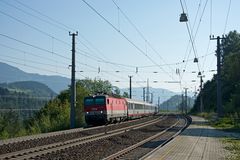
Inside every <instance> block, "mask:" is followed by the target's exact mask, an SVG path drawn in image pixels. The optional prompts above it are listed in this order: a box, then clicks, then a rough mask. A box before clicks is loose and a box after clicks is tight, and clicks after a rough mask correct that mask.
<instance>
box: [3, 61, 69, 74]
mask: <svg viewBox="0 0 240 160" xmlns="http://www.w3.org/2000/svg"><path fill="white" fill-rule="evenodd" d="M0 60H2V61H4V62H9V63H13V64H17V65H21V66H24V67H29V68H31V69H32V68H33V69H37V70H41V71H47V72H50V73H57V74H60V75H64V76H67V77H69V75H67V74H63V73H60V72H57V71H52V70H48V69H43V68H39V67H35V66H31V65H28V64H22V63H18V62H15V61H11V60H6V59H2V58H0Z"/></svg>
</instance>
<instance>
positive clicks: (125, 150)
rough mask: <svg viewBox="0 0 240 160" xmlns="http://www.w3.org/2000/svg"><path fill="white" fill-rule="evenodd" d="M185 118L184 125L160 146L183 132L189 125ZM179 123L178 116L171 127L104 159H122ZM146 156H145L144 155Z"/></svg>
mask: <svg viewBox="0 0 240 160" xmlns="http://www.w3.org/2000/svg"><path fill="white" fill-rule="evenodd" d="M184 120H185V124H184V125H183V127H182V128H181V129H180V130H179V131H178V132H176V133H175V134H174V135H173V136H171V137H170V138H168V139H167V140H166V141H164V142H163V143H162V144H161V145H160V146H159V147H162V146H163V145H165V144H166V143H168V142H169V141H171V140H172V139H173V138H174V137H176V136H177V135H178V134H179V133H181V132H182V131H183V130H184V129H185V128H186V127H187V125H188V119H187V118H186V117H184ZM178 123H180V119H179V118H178V121H177V122H176V123H175V124H173V125H171V126H170V127H168V128H166V129H165V130H163V131H161V132H159V133H157V134H155V135H153V136H151V137H149V138H147V139H145V140H143V141H141V142H138V143H136V144H134V145H132V146H130V147H128V148H126V149H124V150H121V151H119V152H117V153H115V154H112V155H110V156H108V157H106V158H104V159H103V160H115V159H121V157H122V156H124V155H125V154H127V153H129V152H131V151H133V150H134V149H136V148H138V147H140V146H142V145H143V144H145V143H147V142H150V141H151V140H153V139H156V138H158V137H160V136H162V135H163V134H164V133H166V132H168V131H169V130H170V129H172V128H173V127H175V126H177V125H178ZM159 147H157V148H159ZM150 153H152V152H150ZM147 155H149V154H147ZM144 157H145V156H144ZM141 159H142V158H141ZM142 160H143V159H142Z"/></svg>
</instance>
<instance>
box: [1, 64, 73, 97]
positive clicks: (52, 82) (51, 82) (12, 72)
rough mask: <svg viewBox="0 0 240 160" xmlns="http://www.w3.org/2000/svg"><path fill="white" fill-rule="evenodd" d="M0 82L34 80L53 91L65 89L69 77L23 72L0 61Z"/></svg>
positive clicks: (57, 91)
mask: <svg viewBox="0 0 240 160" xmlns="http://www.w3.org/2000/svg"><path fill="white" fill-rule="evenodd" d="M0 68H1V70H0V75H1V76H0V83H12V82H17V81H36V82H40V83H43V84H45V85H47V86H48V87H49V88H51V89H52V90H53V91H54V92H55V93H59V92H60V91H62V90H64V89H67V87H68V85H69V84H70V79H69V78H65V77H61V76H46V75H39V74H33V73H27V72H24V71H22V70H20V69H18V68H16V67H13V66H10V65H8V64H6V63H2V62H0Z"/></svg>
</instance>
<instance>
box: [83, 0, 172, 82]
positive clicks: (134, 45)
mask: <svg viewBox="0 0 240 160" xmlns="http://www.w3.org/2000/svg"><path fill="white" fill-rule="evenodd" d="M82 1H83V2H84V3H85V4H86V5H87V6H88V7H89V8H90V9H91V10H92V11H94V12H95V13H96V14H97V15H98V16H99V17H100V18H101V19H103V20H104V21H105V22H106V23H107V24H109V25H110V26H111V27H112V28H113V29H114V30H115V31H117V32H118V33H119V34H120V35H121V36H122V37H123V38H124V39H126V40H127V41H128V42H129V43H130V44H131V45H132V46H133V47H134V48H136V49H137V50H138V51H139V52H140V53H141V54H143V55H144V56H145V57H147V59H148V60H150V61H151V62H152V63H153V64H156V65H158V66H159V64H157V63H156V62H155V61H154V60H153V59H152V58H151V57H149V56H148V55H147V54H146V53H145V52H144V51H143V50H142V49H140V48H139V47H138V46H137V45H136V44H135V43H134V42H133V41H131V40H130V39H129V38H128V37H127V36H126V35H125V34H123V33H122V32H121V31H120V30H119V29H118V28H117V27H115V26H114V25H113V24H112V23H111V22H110V21H108V20H107V19H106V18H105V17H104V16H103V15H102V14H100V13H99V12H98V11H97V10H96V9H95V8H94V7H93V6H92V5H90V4H89V3H88V2H86V1H85V0H82ZM159 68H160V69H161V70H163V71H164V69H163V68H161V67H160V66H159ZM167 75H168V76H169V77H170V78H171V79H173V80H174V78H173V77H172V76H171V75H169V74H168V73H167Z"/></svg>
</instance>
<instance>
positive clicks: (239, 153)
mask: <svg viewBox="0 0 240 160" xmlns="http://www.w3.org/2000/svg"><path fill="white" fill-rule="evenodd" d="M222 141H223V143H224V144H225V149H226V150H228V151H229V152H230V153H231V154H230V155H229V157H227V158H228V159H230V160H239V159H240V139H235V138H224V139H223V140H222Z"/></svg>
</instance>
